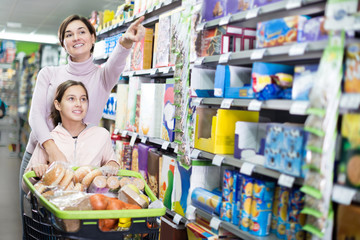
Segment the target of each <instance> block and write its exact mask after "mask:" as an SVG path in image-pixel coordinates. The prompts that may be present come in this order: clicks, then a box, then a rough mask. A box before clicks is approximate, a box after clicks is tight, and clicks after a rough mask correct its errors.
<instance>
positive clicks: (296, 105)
mask: <svg viewBox="0 0 360 240" xmlns="http://www.w3.org/2000/svg"><path fill="white" fill-rule="evenodd" d="M309 106H310V102H309V101H294V102H293V103H292V104H291V107H290V111H289V112H290V114H293V115H306V110H307V109H308V108H309Z"/></svg>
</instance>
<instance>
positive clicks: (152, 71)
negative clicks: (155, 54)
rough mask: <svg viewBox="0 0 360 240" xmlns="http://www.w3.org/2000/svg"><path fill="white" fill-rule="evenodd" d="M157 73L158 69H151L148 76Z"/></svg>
mask: <svg viewBox="0 0 360 240" xmlns="http://www.w3.org/2000/svg"><path fill="white" fill-rule="evenodd" d="M158 72H159V69H158V68H154V69H151V71H150V75H155V74H157V73H158Z"/></svg>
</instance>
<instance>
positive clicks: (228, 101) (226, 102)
mask: <svg viewBox="0 0 360 240" xmlns="http://www.w3.org/2000/svg"><path fill="white" fill-rule="evenodd" d="M233 101H234V99H232V98H224V99H223V100H222V101H221V105H220V108H227V109H229V108H230V107H231V104H232V103H233Z"/></svg>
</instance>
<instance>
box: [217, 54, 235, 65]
mask: <svg viewBox="0 0 360 240" xmlns="http://www.w3.org/2000/svg"><path fill="white" fill-rule="evenodd" d="M231 54H232V52H228V53H224V54H221V55H220V58H219V63H228V62H229V60H230V59H231Z"/></svg>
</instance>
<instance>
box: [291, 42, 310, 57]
mask: <svg viewBox="0 0 360 240" xmlns="http://www.w3.org/2000/svg"><path fill="white" fill-rule="evenodd" d="M307 47H308V43H307V42H304V43H295V44H293V45H292V46H291V47H290V49H289V56H301V55H304V54H305V51H306V49H307Z"/></svg>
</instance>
